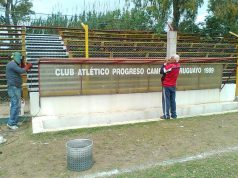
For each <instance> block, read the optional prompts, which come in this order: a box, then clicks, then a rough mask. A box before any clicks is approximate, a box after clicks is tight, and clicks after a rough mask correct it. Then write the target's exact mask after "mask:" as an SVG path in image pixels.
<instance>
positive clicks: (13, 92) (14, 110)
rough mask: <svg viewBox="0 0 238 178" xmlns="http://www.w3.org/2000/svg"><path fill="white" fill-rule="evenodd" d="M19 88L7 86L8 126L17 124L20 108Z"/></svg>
mask: <svg viewBox="0 0 238 178" xmlns="http://www.w3.org/2000/svg"><path fill="white" fill-rule="evenodd" d="M21 91H22V89H21V88H17V87H15V86H8V90H7V92H8V95H9V97H10V103H11V108H10V117H9V119H8V121H7V124H8V125H10V126H13V125H17V123H18V115H19V112H20V109H21Z"/></svg>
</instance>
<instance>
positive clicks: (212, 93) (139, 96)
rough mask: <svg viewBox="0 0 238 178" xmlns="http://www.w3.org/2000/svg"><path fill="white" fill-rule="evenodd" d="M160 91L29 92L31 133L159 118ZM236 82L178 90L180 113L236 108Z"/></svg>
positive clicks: (178, 109)
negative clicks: (47, 94)
mask: <svg viewBox="0 0 238 178" xmlns="http://www.w3.org/2000/svg"><path fill="white" fill-rule="evenodd" d="M161 96H162V95H161V92H152V93H132V94H113V95H89V96H63V97H42V98H39V93H36V92H32V93H30V97H31V114H32V115H33V116H34V117H33V120H32V127H33V133H39V132H47V131H57V130H65V129H74V128H85V127H97V126H108V125H116V124H126V123H134V122H145V121H152V120H158V119H159V116H161V115H162V104H161V101H162V99H161ZM234 99H235V85H232V84H229V85H226V86H225V87H224V88H223V89H222V90H220V89H207V90H190V91H177V113H178V116H179V117H190V116H196V115H201V114H211V113H212V114H214V113H218V112H224V111H234V110H236V111H237V110H238V102H234Z"/></svg>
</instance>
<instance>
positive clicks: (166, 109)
mask: <svg viewBox="0 0 238 178" xmlns="http://www.w3.org/2000/svg"><path fill="white" fill-rule="evenodd" d="M175 97H176V87H164V86H163V88H162V105H163V114H164V118H167V119H169V118H170V111H171V117H172V118H174V119H175V118H177V114H176V101H175Z"/></svg>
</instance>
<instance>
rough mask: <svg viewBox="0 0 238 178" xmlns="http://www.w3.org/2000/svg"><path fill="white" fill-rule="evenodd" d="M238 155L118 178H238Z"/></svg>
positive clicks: (212, 158) (232, 154) (129, 174)
mask: <svg viewBox="0 0 238 178" xmlns="http://www.w3.org/2000/svg"><path fill="white" fill-rule="evenodd" d="M237 168H238V153H237V152H232V153H225V154H223V155H216V156H213V157H210V158H207V159H203V160H195V161H188V162H185V163H176V164H174V165H168V166H156V167H154V168H150V169H146V170H142V171H137V172H132V173H128V174H122V175H118V176H116V177H117V178H126V177H130V178H163V177H178V178H186V177H188V178H191V177H194V178H195V177H196V178H200V177H202V178H204V177H207V178H213V177H214V178H233V177H234V178H236V177H238V169H237Z"/></svg>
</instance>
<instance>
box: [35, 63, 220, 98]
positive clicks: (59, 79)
mask: <svg viewBox="0 0 238 178" xmlns="http://www.w3.org/2000/svg"><path fill="white" fill-rule="evenodd" d="M160 67H161V65H160V64H70V63H68V64H65V63H64V64H61V63H59V64H57V63H56V64H49V63H40V67H39V87H40V88H39V89H40V95H41V96H65V95H91V94H116V93H144V92H157V91H161V77H162V75H161V74H160ZM222 70H223V66H222V64H181V68H180V75H179V78H178V81H177V90H193V89H212V88H220V86H221V81H222Z"/></svg>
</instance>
